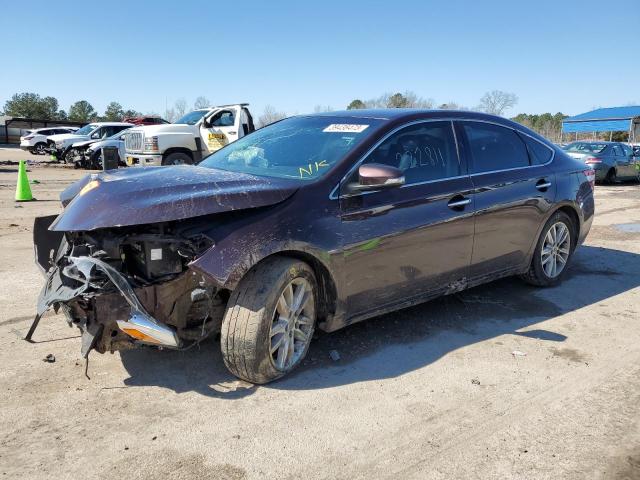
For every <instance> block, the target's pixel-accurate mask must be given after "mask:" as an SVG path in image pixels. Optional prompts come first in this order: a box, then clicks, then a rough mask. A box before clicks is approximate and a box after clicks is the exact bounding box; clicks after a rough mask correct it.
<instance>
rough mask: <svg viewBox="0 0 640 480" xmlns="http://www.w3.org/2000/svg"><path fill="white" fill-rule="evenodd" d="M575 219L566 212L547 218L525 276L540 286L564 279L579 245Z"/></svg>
mask: <svg viewBox="0 0 640 480" xmlns="http://www.w3.org/2000/svg"><path fill="white" fill-rule="evenodd" d="M575 230H576V229H575V228H574V225H573V221H572V220H571V219H570V218H569V216H568V215H567V214H566V213H564V212H556V213H554V214H553V215H552V216H551V218H550V219H549V220H548V221H547V223H546V224H545V226H544V228H543V229H542V232H541V233H540V238H538V244H537V245H536V250H535V252H534V253H533V258H532V259H531V265H530V266H529V270H528V271H527V272H526V273H525V274H524V275H522V279H523V280H524V281H525V282H527V283H530V284H531V285H535V286H537V287H552V286H554V285H557V284H558V283H560V281H561V280H562V277H564V275H565V274H566V273H567V267H568V264H569V261H570V260H571V256H572V255H573V250H574V248H575V245H576V240H577V239H576V238H574V234H575Z"/></svg>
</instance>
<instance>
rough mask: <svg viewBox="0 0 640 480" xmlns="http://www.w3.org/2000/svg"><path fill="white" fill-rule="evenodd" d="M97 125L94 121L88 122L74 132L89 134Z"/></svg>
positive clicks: (76, 133)
mask: <svg viewBox="0 0 640 480" xmlns="http://www.w3.org/2000/svg"><path fill="white" fill-rule="evenodd" d="M97 126H98V125H96V124H95V123H90V124H89V125H85V126H84V127H82V128H81V129H80V130H76V131H75V132H74V134H75V135H89V134H90V133H91V132H92V131H93V130H95V128H96V127H97Z"/></svg>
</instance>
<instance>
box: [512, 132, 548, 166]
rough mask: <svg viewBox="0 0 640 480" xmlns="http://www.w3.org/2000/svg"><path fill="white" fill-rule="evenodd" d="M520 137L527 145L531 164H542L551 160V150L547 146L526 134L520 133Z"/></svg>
mask: <svg viewBox="0 0 640 480" xmlns="http://www.w3.org/2000/svg"><path fill="white" fill-rule="evenodd" d="M520 137H521V138H522V140H523V141H524V143H525V144H526V145H527V150H528V151H529V158H530V159H531V164H532V165H544V164H545V163H547V162H549V161H550V160H551V157H552V155H553V152H552V150H551V149H550V148H549V147H547V146H546V145H543V144H542V143H540V142H538V141H537V140H534V139H533V138H531V137H529V136H527V135H520Z"/></svg>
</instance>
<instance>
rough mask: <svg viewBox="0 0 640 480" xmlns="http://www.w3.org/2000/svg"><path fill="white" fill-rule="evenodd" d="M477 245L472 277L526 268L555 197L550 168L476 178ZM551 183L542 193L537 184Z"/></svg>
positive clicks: (490, 174)
mask: <svg viewBox="0 0 640 480" xmlns="http://www.w3.org/2000/svg"><path fill="white" fill-rule="evenodd" d="M472 182H473V186H474V192H475V194H474V197H475V207H476V216H475V242H474V247H473V257H472V260H471V262H472V266H471V276H472V277H482V276H485V275H489V274H493V273H497V272H501V271H505V270H510V269H513V268H518V267H522V266H524V265H526V262H527V256H528V254H529V251H530V250H531V248H532V246H533V244H534V242H535V241H536V239H537V238H536V236H537V232H538V230H539V228H540V226H541V224H542V222H543V221H544V219H545V217H546V214H547V212H548V211H549V209H550V208H551V207H552V205H553V202H554V198H555V191H556V185H555V175H554V174H553V173H552V172H551V171H550V169H549V168H548V167H547V166H532V167H530V168H523V169H520V170H511V171H505V172H498V173H486V174H480V175H473V176H472ZM543 182H545V183H550V184H551V185H550V186H549V187H548V188H547V189H546V190H544V189H542V190H539V189H538V188H537V187H536V185H538V184H542V183H543Z"/></svg>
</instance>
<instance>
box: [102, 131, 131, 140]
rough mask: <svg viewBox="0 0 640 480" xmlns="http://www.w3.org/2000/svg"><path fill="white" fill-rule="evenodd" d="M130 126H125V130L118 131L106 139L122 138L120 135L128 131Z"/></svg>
mask: <svg viewBox="0 0 640 480" xmlns="http://www.w3.org/2000/svg"><path fill="white" fill-rule="evenodd" d="M129 130H130V128H125V129H124V130H120V131H119V132H118V133H115V134H113V135H111V136H110V137H107V138H105V140H120V137H121V136H122V135H124V134H125V133H127V131H129Z"/></svg>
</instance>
